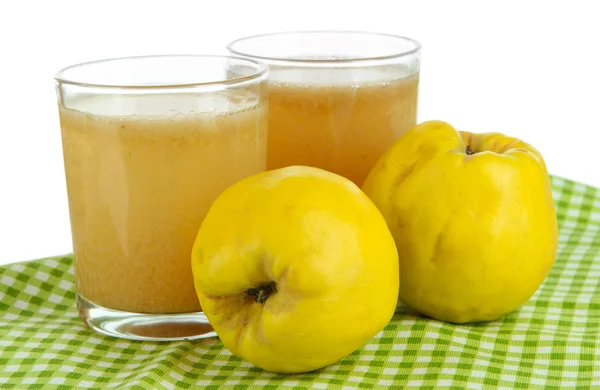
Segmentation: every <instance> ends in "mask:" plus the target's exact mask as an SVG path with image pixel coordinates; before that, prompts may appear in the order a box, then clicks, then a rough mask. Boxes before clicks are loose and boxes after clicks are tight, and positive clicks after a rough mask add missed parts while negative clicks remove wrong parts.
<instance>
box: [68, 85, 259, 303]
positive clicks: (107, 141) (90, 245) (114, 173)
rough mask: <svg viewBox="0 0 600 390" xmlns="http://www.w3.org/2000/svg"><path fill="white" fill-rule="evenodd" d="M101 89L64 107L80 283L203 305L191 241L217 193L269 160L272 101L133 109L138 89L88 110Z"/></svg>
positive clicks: (133, 299) (131, 296) (133, 297)
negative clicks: (233, 106) (200, 109)
mask: <svg viewBox="0 0 600 390" xmlns="http://www.w3.org/2000/svg"><path fill="white" fill-rule="evenodd" d="M99 99H100V98H98V99H93V100H92V101H87V102H86V101H82V102H81V104H79V106H81V107H78V104H77V103H75V104H73V103H72V104H70V107H73V106H75V108H77V109H67V108H64V107H62V106H61V107H59V111H60V122H61V129H62V138H63V151H64V159H65V171H66V178H67V188H68V197H69V207H70V215H71V226H72V235H73V249H74V255H75V273H76V281H77V291H78V293H79V294H80V295H81V296H82V297H84V298H85V299H87V300H89V301H92V302H93V303H95V304H97V305H100V306H103V307H106V308H111V309H119V310H124V311H129V312H138V313H183V312H193V311H197V310H200V305H199V303H198V299H197V297H196V293H195V291H194V286H193V281H192V274H191V266H190V254H191V248H192V245H193V242H194V239H195V236H196V233H197V231H198V228H199V227H200V224H201V223H202V220H203V218H204V216H205V214H206V213H207V211H208V208H209V207H210V205H211V203H212V202H213V201H214V199H216V197H217V196H218V195H219V194H220V193H221V192H222V191H223V190H224V189H225V188H226V187H228V186H229V185H231V184H233V183H235V182H236V181H238V180H240V179H242V178H244V177H247V176H250V175H252V174H255V173H258V172H262V171H264V170H265V164H266V136H267V123H266V110H267V107H266V105H264V104H263V105H259V106H251V107H247V108H246V109H244V110H239V111H229V112H226V111H222V112H221V113H210V114H201V113H194V112H189V113H188V111H187V109H185V110H181V109H179V108H181V107H179V108H178V110H177V112H182V111H183V112H186V114H173V115H171V114H170V113H169V112H166V113H164V114H163V115H145V114H143V111H141V112H142V113H141V114H139V115H125V113H126V112H128V111H131V110H132V109H133V108H135V110H136V112H140V109H139V107H133V106H131V105H135V104H138V105H139V104H140V103H139V102H140V99H141V98H140V97H139V96H138V97H135V99H136V100H135V101H134V100H133V99H131V101H125V100H124V101H123V102H122V104H121V107H122V108H123V109H122V111H123V112H122V113H119V112H114V110H113V112H109V113H103V112H102V110H101V109H100V110H99V113H94V114H90V113H86V112H89V111H88V108H89V107H102V104H103V103H102V101H101V100H99ZM120 99H124V98H123V97H121V98H120ZM173 99H175V97H173ZM187 99H188V100H189V97H188V98H187ZM164 100H165V97H164V96H162V97H161V101H164ZM151 103H152V102H146V104H147V105H148V104H150V105H151ZM157 104H158V103H157ZM128 105H129V106H128ZM143 105H144V103H142V106H143ZM112 106H114V104H113V105H112ZM173 106H174V107H177V106H178V103H177V102H174V103H173ZM79 108H80V109H81V111H80V110H79ZM96 111H98V110H96Z"/></svg>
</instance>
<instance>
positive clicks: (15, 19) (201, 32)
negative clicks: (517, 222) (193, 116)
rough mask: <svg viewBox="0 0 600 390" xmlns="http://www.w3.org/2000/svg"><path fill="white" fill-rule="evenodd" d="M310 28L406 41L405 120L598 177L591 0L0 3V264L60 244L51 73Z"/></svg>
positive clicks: (63, 215)
mask: <svg viewBox="0 0 600 390" xmlns="http://www.w3.org/2000/svg"><path fill="white" fill-rule="evenodd" d="M323 29H338V30H340V29H341V30H363V31H376V32H385V33H392V34H399V35H406V36H410V37H412V38H415V39H417V40H418V41H420V42H421V43H422V45H423V51H422V71H421V89H420V91H421V92H420V102H419V105H420V106H419V121H423V120H428V119H442V120H446V121H448V122H450V123H452V124H453V125H454V126H456V127H458V128H460V129H463V130H470V131H475V132H485V131H500V132H504V133H506V134H509V135H513V136H517V137H520V138H522V139H524V140H525V141H527V142H530V143H531V144H533V145H534V146H536V147H537V148H538V149H539V150H540V151H541V152H542V154H543V155H544V157H545V159H546V163H547V165H548V168H549V170H550V172H551V173H553V174H557V175H561V176H566V177H568V178H570V179H574V180H578V181H582V182H585V183H588V184H592V185H595V186H600V172H599V171H598V169H599V168H600V152H599V150H598V143H597V142H596V141H597V140H598V139H599V138H600V137H599V136H598V133H599V132H600V121H599V120H598V115H599V114H600V54H599V53H600V13H599V12H598V10H596V9H595V7H594V2H593V1H589V2H583V1H568V2H567V1H564V2H561V3H558V2H552V1H545V2H541V1H518V2H517V1H498V2H495V3H494V2H487V1H486V2H483V1H481V2H464V1H452V2H444V1H439V2H437V1H436V2H432V1H406V2H403V1H393V2H392V1H389V2H383V1H375V0H368V1H361V2H351V1H327V0H318V1H311V0H302V1H300V0H297V1H262V2H261V1H245V2H231V1H218V0H213V1H196V2H181V1H175V0H170V1H163V2H161V3H153V2H149V1H143V2H142V1H125V0H120V1H108V0H104V1H98V2H90V1H59V0H54V1H39V2H32V1H26V0H18V1H17V0H15V1H0V85H1V87H2V88H1V90H0V114H1V121H0V132H1V136H0V264H2V263H9V262H13V261H20V260H28V259H32V258H37V257H43V256H50V255H56V254H62V253H66V252H69V251H70V250H71V242H70V230H69V218H68V208H67V200H66V190H65V182H64V177H63V166H62V151H61V145H60V130H59V123H58V115H57V109H56V101H55V91H54V83H53V76H54V74H55V72H56V71H57V70H59V69H60V68H62V67H65V66H68V65H71V64H75V63H79V62H83V61H89V60H95V59H102V58H108V57H118V56H130V55H144V54H172V53H223V52H224V51H225V50H224V46H225V44H226V43H228V42H229V41H231V40H233V39H235V38H238V37H241V36H246V35H251V34H258V33H267V32H273V31H286V30H323Z"/></svg>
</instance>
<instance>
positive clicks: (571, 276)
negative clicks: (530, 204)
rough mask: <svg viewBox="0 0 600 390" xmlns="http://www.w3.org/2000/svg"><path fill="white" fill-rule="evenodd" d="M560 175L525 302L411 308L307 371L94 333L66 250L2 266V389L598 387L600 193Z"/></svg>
mask: <svg viewBox="0 0 600 390" xmlns="http://www.w3.org/2000/svg"><path fill="white" fill-rule="evenodd" d="M552 185H553V191H554V199H555V202H556V204H557V207H558V218H559V225H560V237H559V240H560V242H559V253H558V259H557V261H556V264H555V266H554V268H553V269H552V272H551V273H550V276H549V277H548V279H547V280H546V282H545V283H544V284H543V285H542V286H541V287H540V289H539V290H538V291H537V293H536V294H535V296H534V297H533V298H532V299H531V300H530V301H529V302H528V303H527V304H525V305H524V306H523V307H522V308H521V309H520V310H519V311H517V312H514V313H512V314H510V315H509V316H507V317H505V318H502V319H501V320H498V321H494V322H490V323H485V324H476V325H452V324H447V323H442V322H438V321H434V320H430V319H426V318H423V317H420V316H418V315H417V314H415V313H414V312H412V311H410V310H409V309H406V310H403V312H402V313H401V314H397V315H396V316H395V317H394V319H393V320H392V321H391V323H390V324H389V325H388V326H387V327H386V328H385V330H384V331H382V332H381V333H379V334H378V335H377V336H375V337H374V338H373V339H372V340H370V341H369V342H368V343H367V344H366V345H365V346H364V347H363V348H361V349H360V350H358V351H356V352H355V353H353V354H352V355H350V356H349V357H347V358H346V359H343V360H342V361H340V362H339V363H337V364H334V365H332V366H330V367H327V368H325V369H322V370H319V371H316V372H312V373H308V374H303V375H293V376H283V375H276V374H271V373H268V372H265V371H262V370H260V369H258V368H255V367H253V366H252V365H250V364H249V363H247V362H244V361H242V360H240V359H238V358H236V357H234V356H232V355H231V354H230V353H229V352H228V351H227V350H225V349H224V348H223V345H222V344H221V343H220V342H219V340H218V339H216V338H212V339H207V340H202V341H181V342H171V343H153V342H137V341H136V342H132V341H125V340H118V339H113V338H108V337H103V336H100V335H98V334H95V333H93V332H92V331H90V330H88V329H87V328H85V327H84V326H83V325H82V323H81V321H80V320H79V318H78V317H77V311H76V309H75V301H74V298H75V294H74V285H73V268H72V259H71V257H69V256H65V257H54V258H48V259H43V260H37V261H32V262H27V263H17V264H12V265H8V266H5V267H1V268H0V389H10V388H15V389H46V388H49V389H52V388H56V389H70V388H135V389H174V388H226V389H227V388H232V389H245V388H276V387H279V386H281V387H284V388H291V389H304V388H316V389H323V388H348V389H353V388H356V389H361V388H385V387H428V388H444V387H454V388H457V389H464V388H488V387H489V388H496V387H502V388H509V389H513V388H523V389H535V388H556V389H558V388H574V387H577V388H582V389H584V388H585V389H588V388H594V387H595V388H600V342H599V337H600V335H599V333H600V191H599V190H596V189H594V188H591V187H588V186H584V185H582V184H578V183H575V182H572V181H569V180H565V179H561V178H556V177H553V178H552ZM353 320H359V321H360V319H348V321H353Z"/></svg>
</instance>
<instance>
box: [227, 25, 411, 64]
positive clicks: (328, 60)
mask: <svg viewBox="0 0 600 390" xmlns="http://www.w3.org/2000/svg"><path fill="white" fill-rule="evenodd" d="M292 34H298V35H300V34H362V35H367V36H373V37H385V38H393V39H398V40H403V41H405V42H409V43H411V44H412V45H413V48H412V49H410V50H405V51H401V52H398V53H394V54H389V55H384V56H364V57H357V58H336V59H331V58H323V59H316V58H289V57H272V56H260V55H254V54H250V53H246V52H243V51H239V50H236V49H234V46H235V45H237V44H239V43H240V42H244V41H250V40H253V39H257V38H265V37H273V36H283V35H292ZM226 48H227V50H228V51H229V52H230V53H232V54H233V55H235V56H243V57H244V58H248V57H250V58H253V59H258V60H261V61H269V62H289V63H296V64H313V65H314V64H324V65H325V64H350V63H356V62H366V61H385V60H393V59H397V58H401V57H406V56H410V55H413V54H417V53H418V52H419V51H420V50H421V44H420V43H419V42H418V41H416V40H415V39H412V38H409V37H406V36H402V35H395V34H388V33H380V32H370V31H359V30H304V31H281V32H273V33H266V34H256V35H250V36H247V37H243V38H239V39H236V40H234V41H231V42H230V43H229V44H227V46H226Z"/></svg>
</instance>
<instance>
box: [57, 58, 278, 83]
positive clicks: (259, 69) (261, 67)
mask: <svg viewBox="0 0 600 390" xmlns="http://www.w3.org/2000/svg"><path fill="white" fill-rule="evenodd" d="M178 57H181V58H197V59H198V58H213V59H216V58H220V59H230V60H236V61H242V62H246V63H247V64H252V65H253V66H255V67H256V71H255V72H253V73H251V74H249V75H247V76H241V77H234V78H231V79H223V80H215V81H202V82H190V83H166V84H160V85H127V84H126V83H123V84H110V83H93V82H82V81H75V80H70V79H69V78H68V77H65V73H66V72H69V71H70V70H73V69H75V68H81V67H87V66H90V65H101V64H103V63H108V62H116V61H127V60H138V59H158V58H178ZM268 74H269V67H268V66H267V65H266V64H264V63H262V62H260V61H256V60H254V59H252V58H245V57H239V56H233V55H226V54H225V55H218V54H156V55H140V56H126V57H113V58H105V59H101V60H94V61H86V62H81V63H78V64H74V65H69V66H67V67H65V68H62V69H60V70H59V71H58V72H56V74H55V75H54V80H55V82H56V83H57V84H66V85H74V86H78V87H86V88H103V89H121V90H155V89H173V88H194V87H215V86H231V85H238V84H245V83H248V82H252V81H255V80H261V79H266V78H267V76H268Z"/></svg>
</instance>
